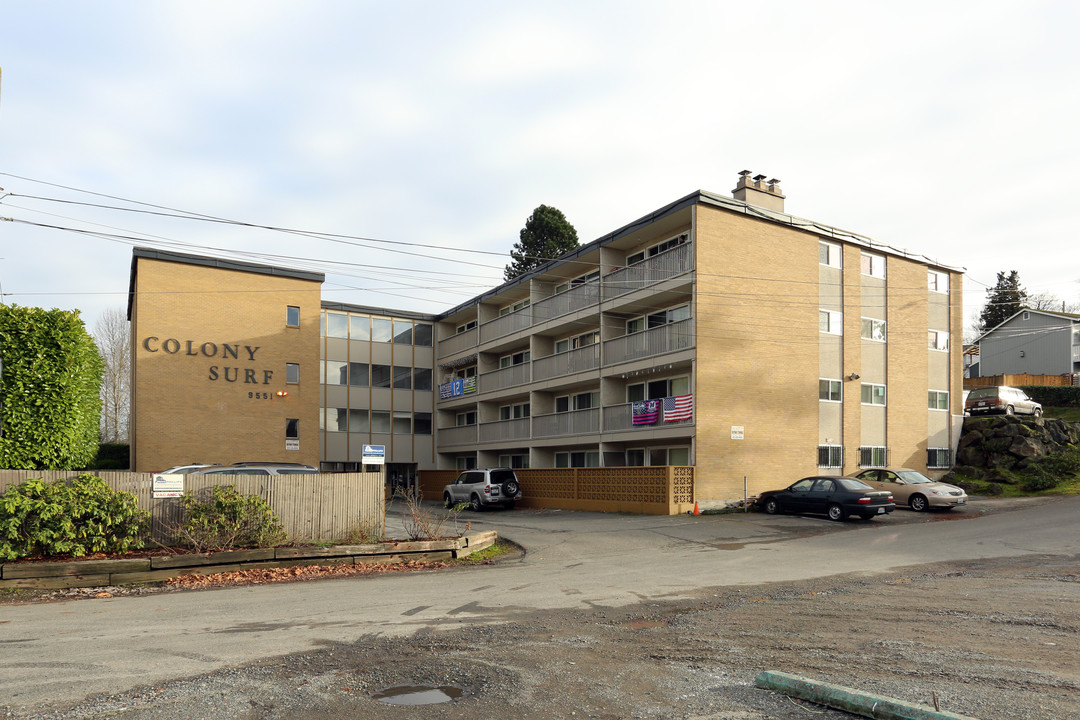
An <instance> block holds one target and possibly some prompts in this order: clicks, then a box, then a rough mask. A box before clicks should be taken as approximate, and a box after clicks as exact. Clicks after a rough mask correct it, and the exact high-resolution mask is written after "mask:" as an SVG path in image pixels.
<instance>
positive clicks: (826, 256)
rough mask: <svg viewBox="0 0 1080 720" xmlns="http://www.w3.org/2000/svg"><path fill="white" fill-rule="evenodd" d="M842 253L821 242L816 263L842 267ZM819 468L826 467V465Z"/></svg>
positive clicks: (836, 247) (834, 245) (833, 245)
mask: <svg viewBox="0 0 1080 720" xmlns="http://www.w3.org/2000/svg"><path fill="white" fill-rule="evenodd" d="M842 258H843V253H842V252H841V248H840V246H839V245H837V244H836V243H830V242H825V241H824V240H822V241H821V242H819V243H818V263H820V264H821V265H828V266H829V267H834V268H838V267H843V260H842ZM821 467H828V466H827V465H824V466H821Z"/></svg>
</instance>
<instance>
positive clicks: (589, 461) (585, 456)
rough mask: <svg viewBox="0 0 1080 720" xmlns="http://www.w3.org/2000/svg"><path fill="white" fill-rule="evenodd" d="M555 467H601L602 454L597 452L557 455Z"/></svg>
mask: <svg viewBox="0 0 1080 720" xmlns="http://www.w3.org/2000/svg"><path fill="white" fill-rule="evenodd" d="M555 467H557V468H570V467H575V468H580V467H600V453H598V452H596V451H595V450H588V451H581V452H557V453H555Z"/></svg>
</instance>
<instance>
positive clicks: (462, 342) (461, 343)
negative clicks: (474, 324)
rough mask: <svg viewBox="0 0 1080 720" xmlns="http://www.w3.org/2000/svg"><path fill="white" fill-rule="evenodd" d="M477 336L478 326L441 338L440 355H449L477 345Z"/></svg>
mask: <svg viewBox="0 0 1080 720" xmlns="http://www.w3.org/2000/svg"><path fill="white" fill-rule="evenodd" d="M476 337H477V333H476V328H473V329H472V330H466V331H465V332H461V333H458V334H457V335H451V336H450V337H448V338H446V339H445V340H440V341H439V357H447V356H448V355H454V354H456V353H459V352H461V351H462V350H468V349H469V348H471V347H476Z"/></svg>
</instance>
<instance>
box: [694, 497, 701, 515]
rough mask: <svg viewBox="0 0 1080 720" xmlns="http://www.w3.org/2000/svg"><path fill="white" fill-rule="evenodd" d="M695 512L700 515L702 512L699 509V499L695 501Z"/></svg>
mask: <svg viewBox="0 0 1080 720" xmlns="http://www.w3.org/2000/svg"><path fill="white" fill-rule="evenodd" d="M694 514H695V515H700V514H701V511H700V510H698V508H697V500H695V501H694Z"/></svg>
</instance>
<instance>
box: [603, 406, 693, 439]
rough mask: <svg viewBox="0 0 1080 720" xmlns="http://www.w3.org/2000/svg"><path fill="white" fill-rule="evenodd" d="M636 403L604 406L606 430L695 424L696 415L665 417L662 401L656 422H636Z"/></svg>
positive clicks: (651, 428) (646, 428)
mask: <svg viewBox="0 0 1080 720" xmlns="http://www.w3.org/2000/svg"><path fill="white" fill-rule="evenodd" d="M633 408H634V404H633V403H625V404H623V405H607V406H605V407H604V432H616V431H619V430H660V429H663V428H670V427H680V426H683V427H685V426H687V425H693V424H694V416H693V413H691V415H690V417H688V418H686V419H685V420H669V419H665V418H664V404H663V403H662V402H661V403H660V415H659V417H657V419H656V422H654V423H652V424H649V425H635V424H634V410H633Z"/></svg>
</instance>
